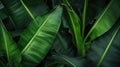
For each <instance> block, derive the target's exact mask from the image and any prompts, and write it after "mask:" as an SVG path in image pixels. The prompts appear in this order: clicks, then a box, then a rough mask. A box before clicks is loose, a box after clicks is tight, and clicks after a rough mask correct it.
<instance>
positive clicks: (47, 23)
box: [19, 6, 62, 67]
mask: <svg viewBox="0 0 120 67" xmlns="http://www.w3.org/2000/svg"><path fill="white" fill-rule="evenodd" d="M61 15H62V7H61V6H58V7H57V8H56V9H55V10H54V11H53V12H52V13H49V14H47V15H44V16H42V17H37V18H36V21H37V22H35V21H33V22H31V24H30V25H29V26H28V28H27V29H26V30H25V31H24V32H23V34H22V35H21V38H20V41H19V45H20V46H21V50H22V52H21V54H22V56H23V61H22V63H23V66H29V67H34V66H36V65H37V64H39V63H40V61H42V60H43V58H44V57H45V56H46V54H47V53H48V51H49V49H50V47H51V46H52V42H53V40H54V38H55V35H56V34H57V32H58V29H59V26H60V22H61Z"/></svg>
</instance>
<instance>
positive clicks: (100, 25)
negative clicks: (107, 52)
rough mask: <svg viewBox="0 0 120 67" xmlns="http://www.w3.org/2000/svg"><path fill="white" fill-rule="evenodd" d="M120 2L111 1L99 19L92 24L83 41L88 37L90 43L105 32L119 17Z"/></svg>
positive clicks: (117, 0)
mask: <svg viewBox="0 0 120 67" xmlns="http://www.w3.org/2000/svg"><path fill="white" fill-rule="evenodd" d="M119 3H120V0H111V1H110V3H109V4H108V6H107V7H106V8H105V10H104V11H103V12H102V14H101V15H100V17H99V18H98V19H97V21H96V22H95V23H94V25H93V26H92V28H91V29H90V31H89V32H88V34H87V35H86V37H85V41H86V40H87V39H88V37H90V41H91V40H94V39H96V38H97V37H99V36H101V35H102V34H104V33H105V32H107V31H108V30H109V29H110V28H111V27H112V26H113V25H114V24H115V22H116V20H117V19H118V18H119V17H120V12H119V10H120V4H119Z"/></svg>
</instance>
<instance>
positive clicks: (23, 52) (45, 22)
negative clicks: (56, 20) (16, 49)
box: [21, 16, 49, 54]
mask: <svg viewBox="0 0 120 67" xmlns="http://www.w3.org/2000/svg"><path fill="white" fill-rule="evenodd" d="M48 19H49V16H48V17H47V19H46V20H45V21H44V22H43V23H42V25H40V27H39V28H38V30H37V32H36V33H35V34H34V36H33V37H32V38H31V40H30V41H29V42H28V44H27V45H26V47H25V48H24V49H23V50H22V51H21V54H23V53H24V52H25V51H26V50H27V49H28V47H29V46H30V44H31V43H32V41H33V40H34V38H35V37H36V36H37V34H38V33H39V31H40V30H41V29H42V27H43V26H44V25H45V24H46V23H47V21H48Z"/></svg>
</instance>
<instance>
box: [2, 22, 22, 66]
mask: <svg viewBox="0 0 120 67" xmlns="http://www.w3.org/2000/svg"><path fill="white" fill-rule="evenodd" d="M0 36H1V38H0V43H1V48H2V49H3V52H4V54H5V56H6V57H7V61H8V66H9V67H19V66H20V61H21V56H20V51H19V50H18V48H17V45H16V44H15V42H14V41H13V40H12V38H11V36H10V35H9V33H8V32H7V30H6V29H5V27H4V25H3V24H2V21H0Z"/></svg>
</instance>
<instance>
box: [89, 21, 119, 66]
mask: <svg viewBox="0 0 120 67" xmlns="http://www.w3.org/2000/svg"><path fill="white" fill-rule="evenodd" d="M118 23H119V22H118ZM119 40H120V24H116V25H115V26H114V27H113V28H112V29H111V30H110V31H109V32H107V33H105V34H104V35H103V36H101V37H100V38H98V39H97V40H95V41H94V42H93V44H92V46H91V48H90V49H89V51H88V55H87V58H88V59H90V60H91V61H92V62H93V66H97V67H119V66H120V60H119V58H120V52H119V51H120V41H119Z"/></svg>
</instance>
